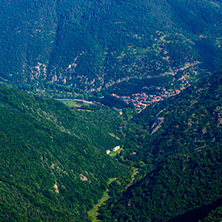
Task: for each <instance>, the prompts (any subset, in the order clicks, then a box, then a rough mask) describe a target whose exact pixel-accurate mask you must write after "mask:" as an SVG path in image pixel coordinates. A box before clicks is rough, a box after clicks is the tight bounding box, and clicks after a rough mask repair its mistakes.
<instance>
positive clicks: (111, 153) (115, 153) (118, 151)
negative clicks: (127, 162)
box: [109, 148, 123, 157]
mask: <svg viewBox="0 0 222 222" xmlns="http://www.w3.org/2000/svg"><path fill="white" fill-rule="evenodd" d="M121 150H123V148H120V149H119V150H117V151H116V152H113V151H111V152H110V154H109V156H111V157H115V156H116V155H117V153H119V154H120V152H121Z"/></svg>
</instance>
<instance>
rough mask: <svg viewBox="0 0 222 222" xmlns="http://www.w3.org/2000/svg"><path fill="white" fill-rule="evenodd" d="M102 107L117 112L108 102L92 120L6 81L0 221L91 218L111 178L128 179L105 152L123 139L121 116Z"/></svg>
mask: <svg viewBox="0 0 222 222" xmlns="http://www.w3.org/2000/svg"><path fill="white" fill-rule="evenodd" d="M97 112H98V113H101V112H104V114H103V115H104V116H106V114H105V113H109V114H110V116H114V117H115V112H114V111H112V110H109V109H108V110H107V109H105V108H104V109H103V110H97V111H95V112H94V114H91V115H94V118H93V119H92V120H89V119H87V116H86V115H83V114H81V112H79V111H77V110H75V109H73V110H72V111H71V110H70V109H69V108H68V107H67V106H65V105H64V104H62V103H61V102H58V101H55V100H51V99H44V98H40V97H37V96H32V95H30V94H28V93H25V92H19V91H17V90H15V89H12V88H9V87H6V86H3V85H0V113H1V115H0V160H1V161H0V221H89V218H88V216H87V213H86V211H87V210H89V209H90V208H92V207H93V205H94V204H95V203H96V202H97V201H98V199H100V198H101V197H102V195H103V192H104V191H105V189H106V188H107V181H108V179H109V178H118V177H121V180H122V182H123V183H124V180H125V181H127V178H129V176H130V170H129V169H128V168H127V167H125V166H123V165H121V164H119V163H118V162H117V161H116V160H115V159H111V158H110V157H109V156H108V155H106V152H105V150H106V149H107V148H111V147H114V145H119V141H118V143H117V139H116V138H115V137H113V136H111V135H112V134H113V135H115V133H117V131H115V129H114V127H113V126H115V121H113V120H112V118H111V120H110V119H109V118H106V122H103V118H102V117H101V116H100V117H98V118H97V117H96V115H97V114H96V113H97ZM112 112H113V114H112V115H111V113H112ZM98 115H101V114H98ZM96 121H99V123H97V122H96ZM109 121H113V125H111V124H109V125H110V127H108V126H106V124H107V123H108V122H109ZM111 126H112V127H113V129H111ZM116 127H117V125H116ZM101 130H102V131H101ZM98 133H99V135H97V134H98ZM110 134H111V135H110ZM119 136H121V135H119ZM124 178H125V179H124Z"/></svg>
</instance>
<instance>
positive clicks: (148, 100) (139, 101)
mask: <svg viewBox="0 0 222 222" xmlns="http://www.w3.org/2000/svg"><path fill="white" fill-rule="evenodd" d="M179 93H181V91H180V90H175V91H172V92H168V91H164V92H163V93H162V94H160V95H147V94H146V93H144V92H142V93H135V94H133V95H132V96H131V97H130V96H119V95H117V94H114V93H112V94H111V96H114V97H116V98H118V99H120V100H123V101H124V102H125V103H126V104H129V103H132V104H133V105H134V106H135V107H136V108H137V110H138V111H141V110H143V109H145V108H146V107H147V106H150V105H151V104H152V103H155V102H158V101H161V100H164V98H168V97H172V96H175V95H177V94H179ZM119 113H120V114H122V110H119Z"/></svg>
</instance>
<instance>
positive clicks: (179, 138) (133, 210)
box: [100, 72, 222, 221]
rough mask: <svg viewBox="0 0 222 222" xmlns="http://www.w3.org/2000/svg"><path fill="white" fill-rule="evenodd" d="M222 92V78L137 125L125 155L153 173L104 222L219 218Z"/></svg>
mask: <svg viewBox="0 0 222 222" xmlns="http://www.w3.org/2000/svg"><path fill="white" fill-rule="evenodd" d="M221 86H222V73H221V72H218V73H216V74H214V75H210V76H207V77H206V78H204V79H203V80H202V81H200V82H199V83H198V84H196V85H195V86H193V87H190V88H189V89H187V90H184V91H183V93H181V94H180V95H179V96H176V97H174V98H171V99H167V100H166V101H164V102H163V103H158V104H156V105H153V106H152V107H150V108H147V109H146V110H145V111H144V112H142V113H141V114H140V115H139V116H138V117H137V118H135V119H134V123H136V125H137V127H136V129H137V130H135V131H134V132H131V133H132V134H131V136H130V134H129V135H128V136H129V141H128V142H127V143H126V145H125V151H127V149H128V152H129V151H130V152H129V156H128V157H127V156H125V158H128V159H129V160H131V161H133V162H138V164H139V163H140V162H141V161H144V163H146V164H147V165H148V166H150V165H151V166H152V168H153V170H152V171H151V172H150V173H148V174H147V175H146V176H145V177H144V178H143V179H142V180H141V181H140V182H137V183H136V184H135V185H133V186H131V187H130V188H128V190H127V191H125V193H124V194H123V196H122V198H121V199H119V200H116V201H115V202H111V201H110V202H109V203H108V204H107V205H106V206H104V207H102V209H101V215H100V217H101V218H102V221H114V220H118V221H168V220H172V221H198V220H202V219H204V218H205V219H204V220H203V221H209V220H211V219H212V218H220V215H221V214H220V212H221V211H220V208H219V207H220V206H221V205H222V201H221V198H222V196H221V192H222V190H221V184H222V167H221V164H220V162H221V161H220V160H221V157H222V149H221V147H222V136H221V135H222V128H221V124H222V122H221V121H222V119H221V111H222V99H221V98H222V88H221ZM130 143H132V144H134V147H133V146H132V144H130ZM136 145H137V146H136ZM132 151H134V152H136V155H132V153H131V152H132ZM212 210H214V212H213V213H210V212H211V211H212ZM208 213H210V214H209V215H208V216H207V214H208ZM214 214H215V216H214ZM177 216H178V217H177ZM210 218H211V219H210Z"/></svg>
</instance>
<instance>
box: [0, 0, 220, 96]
mask: <svg viewBox="0 0 222 222" xmlns="http://www.w3.org/2000/svg"><path fill="white" fill-rule="evenodd" d="M221 6H222V5H221V1H217V0H211V1H210V0H204V1H202V0H197V1H192V0H189V1H188V0H186V1H185V0H183V1H181V0H158V1H156V0H155V1H154V0H136V1H135V0H134V1H132V0H129V1H125V0H104V1H97V0H86V1H80V0H76V1H72V0H57V1H55V0H46V1H42V0H35V1H34V0H31V1H30V0H23V1H20V0H14V1H11V0H1V1H0V8H1V12H0V27H1V28H0V33H1V34H0V60H1V61H2V62H1V64H0V77H1V81H3V82H7V83H9V84H10V83H11V84H14V85H15V86H20V87H22V88H24V89H28V90H33V91H35V90H36V87H37V88H41V89H45V88H47V90H48V91H51V90H53V89H54V87H58V86H59V87H61V86H70V87H71V89H70V88H65V87H64V88H63V89H64V90H67V91H71V93H73V92H74V91H79V90H80V89H81V90H89V91H90V90H99V89H101V86H102V87H109V86H111V85H113V84H115V83H118V82H121V81H128V80H129V79H135V80H136V79H138V78H140V80H141V78H142V79H146V78H150V77H153V76H160V75H161V76H162V75H164V76H174V78H169V79H168V80H166V81H168V82H173V83H174V82H175V81H176V82H177V80H178V79H180V78H181V77H183V76H184V77H183V78H182V79H181V81H180V83H181V84H185V85H186V83H187V82H186V81H188V82H189V81H190V80H192V79H193V78H194V76H195V75H196V74H200V73H206V72H209V71H214V70H216V69H217V68H218V67H219V66H220V64H221V60H222V58H221V54H222V53H221V52H222V51H221V50H222V47H221V46H222V42H221V35H222V27H221V23H222V14H221V12H222V10H221ZM46 83H53V84H46ZM58 84H59V85H58ZM146 87H150V85H148V86H146Z"/></svg>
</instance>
